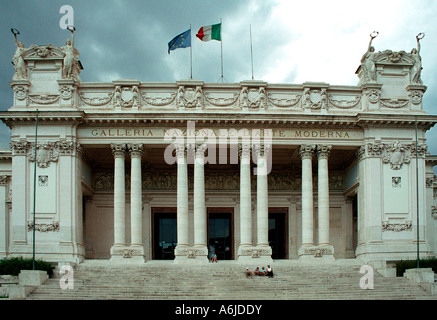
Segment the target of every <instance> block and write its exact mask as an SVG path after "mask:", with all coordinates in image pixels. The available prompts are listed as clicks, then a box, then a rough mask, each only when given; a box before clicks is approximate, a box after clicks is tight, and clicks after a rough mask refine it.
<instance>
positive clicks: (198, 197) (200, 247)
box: [194, 144, 208, 262]
mask: <svg viewBox="0 0 437 320" xmlns="http://www.w3.org/2000/svg"><path fill="white" fill-rule="evenodd" d="M205 151H206V144H199V145H196V150H195V152H196V153H195V159H194V250H195V255H196V258H200V257H201V258H205V259H204V260H205V262H208V248H207V246H206V237H207V232H206V227H207V223H206V205H205V174H204V164H205Z"/></svg>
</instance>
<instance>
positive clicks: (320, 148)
mask: <svg viewBox="0 0 437 320" xmlns="http://www.w3.org/2000/svg"><path fill="white" fill-rule="evenodd" d="M331 149H332V146H331V145H322V144H318V145H317V158H318V159H328V157H329V154H330V153H331Z"/></svg>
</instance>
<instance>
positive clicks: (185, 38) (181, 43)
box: [168, 29, 191, 54]
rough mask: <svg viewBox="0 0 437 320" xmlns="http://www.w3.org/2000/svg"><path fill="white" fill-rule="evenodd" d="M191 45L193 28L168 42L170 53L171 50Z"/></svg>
mask: <svg viewBox="0 0 437 320" xmlns="http://www.w3.org/2000/svg"><path fill="white" fill-rule="evenodd" d="M188 47H191V29H188V30H187V31H185V32H182V33H181V34H179V35H177V36H176V37H174V38H173V40H171V41H170V42H169V43H168V54H170V51H171V50H176V49H179V48H188Z"/></svg>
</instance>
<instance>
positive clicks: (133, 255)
mask: <svg viewBox="0 0 437 320" xmlns="http://www.w3.org/2000/svg"><path fill="white" fill-rule="evenodd" d="M144 262H145V256H144V247H143V246H139V245H133V246H129V247H128V246H112V248H111V258H110V259H109V263H116V264H117V263H127V264H135V263H144Z"/></svg>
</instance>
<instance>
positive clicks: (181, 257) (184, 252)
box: [174, 246, 209, 264]
mask: <svg viewBox="0 0 437 320" xmlns="http://www.w3.org/2000/svg"><path fill="white" fill-rule="evenodd" d="M174 262H175V263H177V264H207V263H208V262H209V260H208V249H207V247H206V246H194V247H192V246H176V248H175V259H174Z"/></svg>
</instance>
